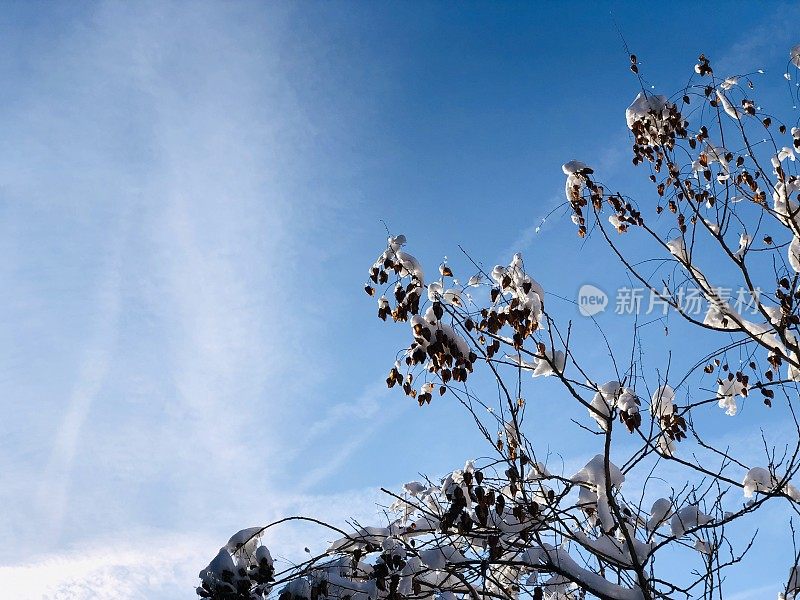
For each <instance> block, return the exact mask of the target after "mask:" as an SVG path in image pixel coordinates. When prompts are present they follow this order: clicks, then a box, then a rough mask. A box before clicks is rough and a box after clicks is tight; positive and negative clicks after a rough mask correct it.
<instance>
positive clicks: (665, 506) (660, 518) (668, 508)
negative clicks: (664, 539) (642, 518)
mask: <svg viewBox="0 0 800 600" xmlns="http://www.w3.org/2000/svg"><path fill="white" fill-rule="evenodd" d="M671 515H672V502H670V501H669V499H667V498H659V499H658V500H656V501H655V502H653V506H652V508H651V509H650V518H649V519H648V520H647V531H649V532H653V531H655V530H656V529H658V528H659V527H660V526H661V525H662V524H663V523H665V522H666V520H667V519H669V518H670V516H671Z"/></svg>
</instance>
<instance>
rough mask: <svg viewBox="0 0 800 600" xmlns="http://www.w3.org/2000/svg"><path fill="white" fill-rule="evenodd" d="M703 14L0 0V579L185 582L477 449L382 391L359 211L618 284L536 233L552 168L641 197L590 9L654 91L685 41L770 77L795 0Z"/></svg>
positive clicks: (425, 253)
mask: <svg viewBox="0 0 800 600" xmlns="http://www.w3.org/2000/svg"><path fill="white" fill-rule="evenodd" d="M698 6H699V5H698ZM698 6H694V5H691V4H687V3H670V4H669V5H664V4H658V5H657V4H652V5H645V6H644V7H637V5H635V4H626V3H621V2H619V3H613V4H604V3H595V2H571V3H569V4H568V5H567V4H563V5H562V4H560V3H555V2H554V3H542V4H534V3H493V4H489V3H460V4H458V6H456V5H454V4H445V3H427V2H426V3H402V2H395V3H356V2H329V3H322V2H310V3H291V4H290V3H244V2H241V3H207V2H201V3H160V2H159V3H157V2H152V3H148V2H131V3H88V2H75V3H47V4H39V3H36V4H32V3H24V2H19V3H16V2H4V3H2V4H0V77H2V81H3V85H2V86H0V103H1V105H2V110H1V111H0V128H2V130H3V132H4V137H5V139H6V143H5V144H3V145H2V146H1V147H0V284H1V285H0V289H2V294H0V331H2V334H0V397H2V398H3V402H4V406H5V418H4V419H3V420H2V423H0V445H2V448H1V449H0V504H2V506H3V507H4V510H3V511H2V515H0V539H2V540H3V543H1V544H0V565H2V566H0V582H2V585H3V586H4V589H8V587H5V586H9V585H10V586H11V589H14V590H15V593H16V594H17V595H16V596H15V597H18V598H24V597H31V598H38V597H47V596H46V594H50V596H49V597H56V591H55V590H58V593H60V594H61V595H59V596H57V597H59V598H90V597H91V598H105V597H108V598H176V597H186V596H187V595H191V586H193V585H194V583H195V577H196V573H197V571H198V570H199V569H200V568H201V567H202V566H203V565H204V564H205V562H206V561H207V560H208V558H210V557H211V556H213V554H214V553H215V551H216V548H218V547H219V546H220V545H221V544H222V543H223V542H224V541H225V540H227V538H228V536H229V535H230V534H231V533H233V532H234V531H236V530H237V529H240V528H242V527H245V526H251V525H255V524H259V523H265V522H267V521H269V520H270V519H273V518H275V517H278V516H282V515H285V514H293V513H313V514H317V515H319V516H322V517H326V518H328V519H331V520H334V521H338V522H342V520H343V519H344V518H345V517H346V516H358V517H360V518H362V519H364V520H366V519H368V518H369V517H370V516H371V515H374V514H375V509H374V501H375V499H376V497H377V495H376V492H375V489H376V488H377V487H379V486H381V485H388V486H392V485H397V484H399V483H402V482H403V481H407V480H409V479H413V478H416V477H417V475H418V473H419V472H425V473H430V474H432V475H435V474H439V473H442V472H444V471H448V470H451V469H453V468H455V467H457V466H459V465H460V464H462V463H463V461H464V460H465V458H468V457H469V456H472V455H473V454H474V453H479V452H481V451H482V446H481V444H480V443H479V440H478V438H477V436H476V434H475V433H474V432H473V431H472V429H471V428H470V421H469V420H468V419H467V418H466V416H465V415H462V414H460V411H458V410H457V407H456V406H454V405H453V404H449V403H447V402H446V401H441V402H435V403H434V404H432V405H431V406H430V407H428V408H426V409H425V410H424V413H423V411H422V410H420V409H419V408H417V407H415V406H412V405H411V404H410V403H409V402H407V401H406V400H407V399H405V398H403V397H401V396H400V395H398V394H390V393H388V392H387V391H386V390H384V385H383V379H384V377H385V372H386V370H387V369H388V367H389V366H390V365H391V363H392V361H393V357H394V352H395V350H396V349H399V348H400V347H401V346H402V345H404V344H406V343H407V341H406V333H407V332H406V330H405V328H403V327H399V326H398V327H395V328H393V327H387V326H385V325H383V324H382V323H380V322H379V321H378V320H377V319H375V317H374V312H375V309H374V304H373V302H372V301H371V300H368V299H367V298H366V297H365V296H364V294H363V292H362V290H361V286H362V284H363V281H364V279H365V274H366V270H367V267H368V266H369V265H370V264H371V262H372V260H373V259H374V257H375V256H376V255H377V254H378V253H380V251H381V250H382V248H383V244H384V241H385V237H386V236H385V231H384V226H383V224H382V223H381V220H384V221H385V222H386V223H387V224H388V225H389V227H390V228H391V230H392V231H393V232H395V233H400V232H402V233H404V234H405V235H406V236H407V237H408V239H409V242H410V248H411V249H412V251H413V252H414V253H415V254H416V255H417V256H418V257H419V258H420V259H422V260H423V262H424V263H425V264H428V265H436V264H438V262H439V261H440V260H441V259H442V257H443V256H445V255H446V256H448V257H449V258H450V260H451V262H452V263H453V264H454V266H457V265H463V264H464V261H463V257H460V256H459V253H458V244H462V245H463V246H464V247H465V248H467V249H468V250H469V252H470V253H471V254H472V255H473V256H475V257H479V258H480V259H481V260H483V261H484V262H485V264H487V265H492V264H494V263H496V262H507V261H508V260H509V259H510V255H511V253H513V252H514V251H517V250H521V251H522V252H523V253H525V255H526V256H528V257H531V256H533V257H536V259H537V262H539V264H540V268H539V269H538V270H537V271H536V272H535V273H534V275H535V276H536V277H537V279H538V280H539V281H541V282H542V284H543V285H544V287H545V289H546V290H547V291H552V292H554V293H556V294H560V295H563V296H565V297H569V298H573V297H574V296H575V293H576V291H577V289H578V287H579V286H580V285H581V284H583V283H596V284H598V285H602V286H606V287H608V288H613V287H615V286H618V285H621V284H624V282H625V281H626V280H625V278H624V275H623V273H622V271H621V270H619V269H618V267H617V266H616V265H615V264H613V263H611V265H609V263H608V258H609V257H608V255H602V254H600V253H598V252H597V249H599V248H600V247H601V246H600V245H599V244H595V243H594V242H589V243H587V244H586V245H583V244H581V243H579V242H578V240H577V238H576V237H575V235H574V229H573V227H572V225H571V223H570V222H569V219H568V217H565V216H564V215H563V211H559V212H557V213H555V214H554V215H553V216H552V217H551V218H550V219H549V220H548V221H547V222H546V223H544V224H542V222H541V220H542V218H543V217H544V216H545V215H547V214H548V213H549V212H550V211H551V210H552V209H553V208H554V207H556V206H557V205H558V204H559V203H560V202H561V198H562V196H563V185H564V184H563V174H562V173H561V169H560V166H561V164H562V163H563V162H565V161H567V160H569V159H571V158H580V159H581V160H583V161H585V162H587V163H589V164H592V165H593V166H595V168H596V169H597V170H600V169H602V170H603V173H604V177H603V178H604V179H605V180H606V181H610V182H612V183H614V184H616V185H617V186H624V187H625V189H627V190H628V191H631V192H634V193H635V192H636V191H637V190H644V189H646V188H645V187H644V182H643V181H642V178H643V176H642V175H641V174H640V173H637V172H636V171H635V170H633V169H631V168H630V167H629V162H630V161H629V158H628V147H629V141H628V136H627V132H626V130H625V123H624V119H623V111H624V108H625V107H626V106H627V105H628V104H629V102H630V101H631V99H632V98H633V97H634V96H635V93H636V82H635V80H634V79H633V78H632V77H631V76H630V74H629V72H628V59H627V56H626V54H625V52H624V50H623V49H622V44H621V41H620V38H619V35H618V33H617V30H616V29H615V26H614V22H613V20H612V15H611V13H612V11H613V15H614V17H615V18H616V20H617V22H618V24H619V28H620V29H621V30H622V32H623V33H624V35H625V37H626V39H627V42H628V44H629V45H630V47H631V48H632V49H633V50H634V51H635V52H636V53H637V54H638V55H639V57H640V59H641V60H642V63H643V64H642V68H643V70H644V72H645V75H646V77H647V78H648V79H649V80H652V81H651V82H652V83H653V85H655V86H656V90H668V91H671V90H673V89H674V88H675V87H677V86H679V85H680V84H681V83H682V82H684V81H685V80H686V78H687V76H688V72H689V70H690V69H691V68H692V66H693V65H694V61H695V58H696V56H697V54H698V53H699V52H700V51H704V52H706V54H708V55H709V56H711V57H712V58H714V59H715V63H716V64H717V65H719V66H720V67H721V68H722V70H725V69H730V70H731V71H732V72H741V71H752V70H754V69H756V68H759V67H763V68H765V69H766V70H767V73H774V74H775V75H776V77H778V74H779V73H782V69H783V68H784V66H785V62H786V52H787V48H788V47H789V46H790V45H791V44H793V43H797V40H796V39H794V37H793V36H795V32H793V31H792V29H791V24H793V23H796V22H797V18H798V16H800V15H798V10H797V7H796V5H794V6H792V5H789V4H771V5H769V6H768V7H764V5H758V4H757V3H741V4H739V3H737V4H735V9H731V8H730V5H728V4H723V3H718V4H716V3H707V4H704V5H702V6H703V8H702V10H703V11H704V12H705V13H715V12H719V13H720V17H719V18H712V19H709V20H708V22H704V23H703V28H702V33H699V31H700V28H699V27H698V26H697V23H698V18H699V15H697V12H698V10H699V9H698ZM730 10H735V12H736V14H737V21H739V22H740V23H744V25H739V26H737V27H735V28H734V27H732V22H731V21H730V20H729V19H728V15H727V14H726V11H730ZM784 103H785V102H784ZM536 227H541V229H540V231H539V232H536V230H535V228H536ZM554 310H555V311H556V312H557V313H558V314H560V315H562V316H563V318H564V319H569V318H573V319H575V318H579V317H578V316H577V311H576V310H575V307H574V306H572V305H570V304H569V303H562V304H558V303H556V304H555V308H554ZM603 319H604V320H603ZM600 320H601V321H602V322H603V324H604V326H606V327H607V328H608V329H609V330H610V332H611V338H612V341H613V342H615V343H619V344H624V342H625V340H627V339H629V335H630V325H631V321H630V320H625V319H624V318H623V317H615V316H614V315H611V314H606V315H603V317H602V319H600ZM584 325H585V324H584ZM583 328H584V329H585V330H586V335H587V336H591V335H592V333H591V327H589V326H588V325H585V326H584V327H583ZM587 339H590V338H587ZM592 352H594V354H592ZM587 353H588V358H589V359H590V360H591V359H596V360H597V361H598V368H599V369H604V368H605V369H607V368H608V367H607V365H606V366H602V364H601V363H602V361H603V360H604V358H603V356H602V352H600V351H599V350H591V348H590V344H587ZM598 378H600V376H598ZM546 385H549V384H546ZM544 389H549V390H550V391H552V392H553V394H555V393H556V391H557V388H555V387H551V388H544ZM543 410H544V412H545V416H547V415H550V414H552V415H557V414H558V413H559V409H558V408H557V407H553V406H544V407H543ZM548 411H550V412H548ZM465 432H466V433H465ZM539 433H540V436H541V443H542V444H543V445H546V446H549V444H550V443H551V442H553V441H555V440H554V439H553V432H552V431H548V427H547V426H545V425H543V426H541V427H540V431H539ZM724 433H725V432H720V435H722V434H724ZM411 440H416V441H414V442H412V441H411ZM589 441H591V440H584V441H581V440H576V443H575V445H574V447H573V452H574V455H573V456H566V455H565V456H564V460H565V462H566V463H568V464H571V462H576V463H577V462H579V461H580V458H581V457H582V456H584V454H588V453H589V452H590V451H591V448H590V446H589ZM592 454H593V453H592ZM767 525H768V524H767ZM780 526H783V525H782V524H781V525H780ZM767 529H769V528H768V527H767ZM304 535H308V536H312V537H303V536H304ZM279 536H280V537H278V538H275V539H274V540H273V542H274V543H275V544H278V545H280V544H283V546H282V547H284V548H286V550H285V551H284V552H285V554H287V555H292V553H293V552H296V550H297V548H298V547H299V548H302V546H304V545H309V543H310V542H314V543H318V542H320V541H321V538H320V534H318V533H315V532H297V531H289V532H285V533H281V534H279ZM276 549H277V546H276ZM277 553H278V554H280V553H281V551H280V550H278V552H277ZM784 570H785V569H784V568H783V567H782V566H780V568H779V569H778V570H777V571H776V572H779V573H781V574H783V572H784ZM755 579H756V578H750V579H749V581H747V582H746V585H747V586H750V587H753V588H755V589H758V588H759V587H761V586H765V585H770V584H771V583H772V582H771V580H770V576H769V572H764V581H760V580H759V581H756V580H755ZM743 585H744V584H743ZM742 590H743V594H742V596H741V598H740V600H744V599H745V598H747V597H750V596H748V595H747V594H745V593H744V592H745V591H746V589H745V588H744V587H743V588H742ZM26 594H27V595H26ZM758 594H759V592H758V591H756V592H753V594H752V597H757V596H758Z"/></svg>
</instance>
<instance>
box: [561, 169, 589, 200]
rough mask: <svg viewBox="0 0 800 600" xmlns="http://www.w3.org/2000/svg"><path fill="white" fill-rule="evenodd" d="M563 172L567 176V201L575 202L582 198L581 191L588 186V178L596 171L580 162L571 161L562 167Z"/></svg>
mask: <svg viewBox="0 0 800 600" xmlns="http://www.w3.org/2000/svg"><path fill="white" fill-rule="evenodd" d="M561 170H562V171H564V175H566V176H567V182H566V188H565V194H566V196H567V200H569V201H570V202H575V201H576V200H578V197H579V196H580V190H582V189H583V188H584V187H585V186H586V176H587V175H591V174H592V173H593V172H594V171H593V170H592V169H591V167H588V166H586V164H584V163H582V162H580V161H579V160H571V161H569V162H568V163H564V164H563V165H562V166H561Z"/></svg>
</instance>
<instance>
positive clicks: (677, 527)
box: [670, 504, 714, 537]
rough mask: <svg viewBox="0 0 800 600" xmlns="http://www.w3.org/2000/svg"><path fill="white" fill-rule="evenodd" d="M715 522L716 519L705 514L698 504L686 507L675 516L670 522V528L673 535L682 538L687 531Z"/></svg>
mask: <svg viewBox="0 0 800 600" xmlns="http://www.w3.org/2000/svg"><path fill="white" fill-rule="evenodd" d="M713 520H714V517H712V516H710V515H707V514H705V513H703V512H702V511H701V510H700V509H699V508H698V507H697V505H696V504H691V505H689V506H684V507H683V508H681V509H680V510H679V511H678V512H676V513H675V514H674V515H672V519H671V520H670V528H671V529H672V535H674V536H675V537H681V536H682V535H683V534H685V533H686V532H687V531H689V530H691V529H694V528H696V527H702V526H703V525H708V524H709V523H711V522H712V521H713Z"/></svg>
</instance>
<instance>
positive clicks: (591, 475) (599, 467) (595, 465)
mask: <svg viewBox="0 0 800 600" xmlns="http://www.w3.org/2000/svg"><path fill="white" fill-rule="evenodd" d="M571 481H572V482H573V483H577V484H580V485H582V486H584V487H586V488H588V490H589V491H590V492H592V493H593V494H594V495H596V497H597V500H596V502H597V519H598V520H599V521H600V524H601V525H602V528H603V530H604V531H610V530H611V529H613V527H614V523H615V522H614V517H613V515H612V512H611V506H610V505H609V501H608V489H609V488H610V489H611V490H612V492H613V491H614V490H617V489H619V488H620V487H621V486H622V483H623V482H624V481H625V475H624V474H623V473H622V471H620V469H619V467H617V466H616V465H615V464H614V463H612V462H611V461H609V463H608V477H606V467H605V458H604V457H603V455H602V454H598V455H597V456H595V457H594V458H593V459H592V460H590V461H589V462H588V463H587V464H586V466H584V467H583V468H582V469H581V470H580V471H578V472H577V473H576V474H575V475H573V476H572V478H571ZM587 499H588V498H587V497H584V500H587ZM579 501H580V498H579Z"/></svg>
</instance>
